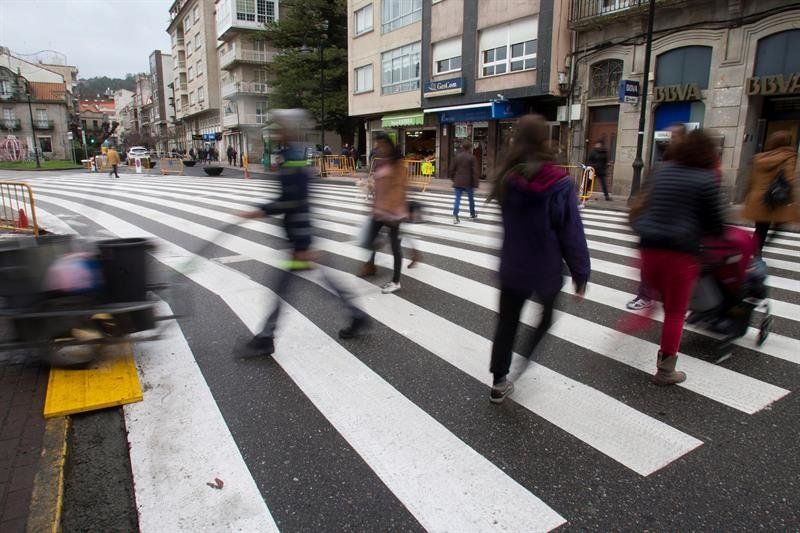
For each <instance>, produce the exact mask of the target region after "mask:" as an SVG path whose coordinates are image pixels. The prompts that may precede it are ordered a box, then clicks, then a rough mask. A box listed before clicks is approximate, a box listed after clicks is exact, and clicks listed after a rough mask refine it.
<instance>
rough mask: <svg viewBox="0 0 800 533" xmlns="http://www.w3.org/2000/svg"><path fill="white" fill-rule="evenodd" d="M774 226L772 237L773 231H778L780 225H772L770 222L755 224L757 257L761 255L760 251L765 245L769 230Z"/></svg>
mask: <svg viewBox="0 0 800 533" xmlns="http://www.w3.org/2000/svg"><path fill="white" fill-rule="evenodd" d="M773 226H774V228H775V229H774V231H773V233H772V235H773V236H774V235H775V231H778V230H779V229H780V228H781V225H780V224H773V223H772V222H756V231H755V233H756V238H757V239H758V255H761V249H762V248H764V245H765V244H767V240H768V239H767V237H768V234H769V228H770V227H773Z"/></svg>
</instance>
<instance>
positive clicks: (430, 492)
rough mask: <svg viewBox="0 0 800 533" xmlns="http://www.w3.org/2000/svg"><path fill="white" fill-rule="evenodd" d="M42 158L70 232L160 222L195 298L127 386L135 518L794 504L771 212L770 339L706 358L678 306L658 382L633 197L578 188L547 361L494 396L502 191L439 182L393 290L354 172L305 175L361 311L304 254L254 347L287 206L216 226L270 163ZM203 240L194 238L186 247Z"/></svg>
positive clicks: (556, 523) (760, 508) (55, 207)
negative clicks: (606, 201)
mask: <svg viewBox="0 0 800 533" xmlns="http://www.w3.org/2000/svg"><path fill="white" fill-rule="evenodd" d="M193 173H197V170H196V169H193ZM229 173H230V172H229ZM28 181H29V182H30V183H31V184H32V185H33V187H34V191H35V194H36V195H37V201H38V204H39V205H40V207H41V209H42V210H43V211H45V212H47V213H49V214H51V215H53V216H55V217H58V218H59V219H60V220H61V221H62V222H63V223H65V224H67V225H69V226H70V227H71V228H73V229H74V230H75V231H77V232H78V233H80V234H82V235H86V236H90V237H106V238H107V237H109V236H111V235H121V236H131V235H143V236H144V235H148V234H152V235H153V236H155V237H157V238H158V239H159V248H158V250H157V251H156V252H155V253H154V258H155V259H154V269H155V270H157V271H158V272H159V275H160V276H162V277H164V278H165V279H169V280H170V281H172V282H173V288H172V290H170V291H168V292H167V293H164V294H163V295H162V296H163V297H164V299H165V300H166V302H167V303H168V304H169V305H170V306H172V309H173V310H177V311H181V312H185V313H187V314H188V316H187V317H186V318H184V319H181V320H180V322H179V328H178V327H175V326H174V325H173V326H172V327H171V329H170V330H169V331H168V332H167V335H166V337H165V340H164V341H159V342H157V343H147V344H145V343H143V344H141V345H139V347H138V353H137V360H138V361H139V364H140V374H141V377H142V381H143V383H144V386H145V401H144V402H143V403H142V404H138V405H132V406H128V407H126V408H125V421H126V424H127V432H128V441H129V443H130V449H131V468H132V472H133V481H134V486H135V493H136V494H135V496H136V505H137V507H138V511H139V523H140V525H141V527H142V528H143V529H147V526H148V525H151V526H153V525H156V524H160V526H161V528H162V529H170V530H171V529H184V530H188V529H197V528H198V527H201V525H202V524H205V526H206V527H213V528H216V529H222V530H227V529H233V528H237V527H239V528H244V529H254V530H271V529H274V527H277V528H278V529H280V530H283V531H307V530H311V529H314V530H326V531H339V530H359V531H367V530H370V531H375V530H389V529H391V530H411V531H416V530H425V529H427V530H439V531H478V530H519V531H530V530H542V529H553V528H564V529H581V530H584V529H585V530H611V529H619V530H631V529H637V530H642V529H650V530H706V531H709V530H714V531H717V530H727V531H739V530H741V531H744V530H752V529H767V530H784V531H785V530H792V529H796V528H797V527H798V525H800V508H799V507H798V506H797V502H796V495H797V493H798V489H799V488H800V487H798V481H797V480H798V479H800V463H798V461H797V442H798V437H800V431H799V430H800V420H798V413H800V401H798V396H797V389H798V383H800V379H798V378H800V371H798V364H799V363H800V341H799V340H798V339H800V313H798V309H800V307H798V305H800V294H799V293H800V261H799V260H798V259H800V235H797V234H791V233H786V234H782V235H780V236H779V237H778V240H776V241H774V243H773V244H771V245H770V246H769V248H768V249H767V251H766V253H765V257H766V259H767V261H768V263H769V264H770V284H771V286H772V287H771V298H772V301H773V305H772V313H773V314H774V324H773V333H772V335H771V337H770V338H769V339H768V340H767V342H766V343H765V344H764V345H763V346H762V347H760V348H759V347H757V346H756V345H755V342H754V334H753V332H752V331H751V332H750V333H749V334H748V335H747V336H746V337H745V338H743V339H741V340H740V342H739V343H738V344H737V345H736V346H735V347H734V348H733V357H732V358H731V359H729V360H728V361H725V362H724V363H722V364H720V365H714V364H712V363H711V362H710V361H711V360H712V359H713V357H714V353H715V350H714V346H715V345H714V340H713V338H712V337H710V336H709V335H707V334H703V333H701V332H697V331H686V333H685V335H684V341H683V344H682V354H685V355H682V356H681V359H680V362H679V367H680V368H682V369H684V370H686V371H687V373H688V374H689V379H688V380H687V381H686V383H685V384H684V386H682V387H673V388H668V389H662V388H657V387H655V386H653V385H651V384H650V383H649V381H648V373H649V372H650V371H652V367H654V365H655V352H656V350H657V343H658V327H657V326H658V325H659V324H660V323H659V322H658V321H657V320H653V321H652V322H651V326H652V327H651V328H650V329H648V330H644V331H641V332H636V333H632V334H629V335H626V334H623V333H621V332H619V331H618V330H617V323H618V321H619V320H620V319H621V318H622V317H624V316H626V315H627V314H628V312H627V311H626V310H624V302H625V301H626V300H627V299H629V298H630V297H632V295H633V294H634V293H635V291H636V287H637V281H636V280H637V277H636V275H637V274H636V270H635V268H633V265H634V258H635V256H636V252H635V237H634V236H633V234H632V233H631V232H630V230H629V229H628V228H627V226H626V225H625V217H624V214H621V213H614V212H610V211H602V210H600V209H587V210H585V211H584V224H585V226H586V229H587V237H588V239H589V241H590V249H591V253H592V259H593V274H592V280H591V283H590V289H589V293H588V294H587V298H586V299H585V300H582V301H578V300H574V299H573V298H572V297H571V296H570V295H569V294H562V297H561V298H560V300H559V302H558V305H557V307H558V309H559V310H560V311H561V313H560V314H559V315H558V316H557V318H556V324H555V326H554V328H553V330H552V333H551V335H549V336H548V338H547V339H546V341H545V342H544V343H543V344H542V345H541V347H540V350H539V352H538V355H537V363H538V365H536V366H534V368H532V369H531V370H529V371H528V372H527V373H526V374H525V375H524V376H523V378H522V379H521V380H520V381H519V382H518V384H517V390H516V391H515V392H514V394H513V395H512V396H511V397H510V399H509V400H507V401H506V402H505V403H504V404H502V405H501V406H495V405H492V404H490V403H489V401H488V393H489V387H488V385H487V383H488V382H489V379H490V376H489V374H488V359H489V348H490V344H491V338H492V335H493V330H494V324H495V320H496V314H495V312H494V308H495V307H494V306H495V305H496V289H495V288H496V281H495V268H496V256H497V242H498V239H499V238H500V236H501V234H500V233H499V227H498V224H497V222H496V220H497V210H496V208H495V207H484V208H482V209H480V217H479V218H478V219H477V220H476V221H469V220H464V218H463V217H462V220H464V222H462V224H461V225H459V226H453V225H452V224H451V223H450V216H449V214H448V213H449V209H450V208H449V202H450V200H449V197H448V195H446V194H439V193H429V194H424V195H419V198H420V201H421V202H422V203H423V204H424V205H425V206H426V208H427V209H426V221H425V222H424V223H422V224H415V225H407V226H406V233H407V234H408V235H411V236H413V237H414V239H415V240H416V241H417V246H418V247H419V249H420V250H421V251H422V253H423V254H424V256H425V259H424V264H423V265H420V267H418V268H415V269H411V270H408V269H405V267H404V271H403V274H404V276H403V279H402V290H401V291H399V292H398V293H396V294H395V295H382V294H380V291H379V290H378V286H379V285H380V284H381V283H382V282H384V281H386V280H387V279H388V277H389V275H390V271H389V270H388V269H387V268H386V266H388V264H389V260H388V257H384V256H381V257H379V264H380V265H381V267H382V268H381V269H380V272H379V275H378V276H377V277H376V278H375V279H372V280H369V281H363V280H359V279H357V278H355V277H354V276H352V275H351V273H353V272H355V271H356V270H357V268H358V266H359V263H360V261H361V260H362V259H363V252H362V251H361V250H359V248H358V247H357V246H356V242H355V241H356V239H357V235H358V233H359V231H360V228H361V226H362V224H363V216H364V214H365V213H366V207H365V204H364V201H363V199H361V198H359V193H358V189H357V188H356V187H353V186H347V185H335V184H325V183H320V184H317V185H316V186H315V189H314V190H315V199H314V203H315V208H316V210H315V213H316V219H317V221H318V222H317V230H316V235H317V241H316V244H317V246H318V247H319V248H320V249H322V250H324V251H326V252H328V253H326V254H325V255H324V256H323V258H322V260H321V263H322V264H323V265H326V266H327V267H329V268H330V269H331V270H330V271H331V272H332V275H334V276H336V279H338V280H340V281H341V282H343V283H345V284H347V285H348V286H349V287H350V288H351V289H353V290H354V291H356V292H357V293H358V294H359V295H360V298H359V300H358V301H359V304H360V305H362V306H363V307H364V308H365V309H366V310H367V311H368V312H369V313H370V314H371V315H372V316H373V317H374V320H373V322H372V327H371V329H370V331H369V333H368V334H367V335H365V336H364V337H363V338H360V339H355V340H350V341H340V340H339V339H338V338H337V336H336V332H337V330H338V329H339V328H340V327H342V326H343V325H344V323H345V321H346V317H345V316H344V314H343V310H342V307H341V305H340V304H339V303H338V302H337V300H336V299H335V298H333V297H332V295H331V293H330V292H329V291H327V290H326V289H325V288H324V286H323V285H324V284H323V283H321V280H320V278H319V276H317V275H315V274H313V273H311V274H306V275H302V276H297V277H296V279H295V282H296V283H295V290H294V291H292V292H291V294H289V295H288V296H287V298H286V302H287V304H288V307H287V308H286V311H285V312H284V314H283V315H282V319H283V320H282V323H281V328H280V330H279V332H278V336H277V338H276V345H277V351H276V354H275V357H274V358H265V359H259V360H248V361H243V360H240V359H236V358H235V357H233V355H232V347H233V345H234V344H235V343H236V342H237V341H238V340H241V339H245V338H247V337H248V336H249V335H250V334H251V331H254V330H257V329H258V327H259V325H260V321H261V320H262V319H263V315H264V313H265V311H264V308H265V305H266V302H268V299H269V297H270V295H271V293H270V291H269V289H270V288H274V285H275V283H276V279H277V275H278V273H279V271H278V268H277V267H278V266H279V261H280V250H282V249H284V248H285V244H284V242H283V240H282V238H281V234H282V233H281V227H280V221H279V220H265V221H264V222H256V223H249V224H248V225H246V226H240V227H236V228H232V229H229V230H227V234H226V235H225V236H224V237H221V236H220V235H219V233H218V232H217V229H218V228H222V227H223V226H225V224H226V222H228V221H230V220H232V213H234V212H236V211H238V210H240V209H243V208H245V207H246V206H247V205H253V204H256V203H258V202H260V201H261V200H262V199H264V198H267V197H270V196H274V194H275V192H276V183H275V182H272V181H269V180H249V181H245V180H241V179H239V178H238V177H227V178H226V177H222V178H214V179H208V178H205V177H200V176H186V177H161V176H153V177H142V176H133V175H123V178H122V179H121V180H114V181H111V180H109V179H107V178H106V177H105V176H103V175H97V174H94V175H92V174H85V173H61V174H53V173H47V174H44V173H43V174H37V175H36V176H35V177H33V178H31V179H30V180H28ZM407 244H408V241H407V240H406V241H404V245H407ZM195 255H198V256H200V257H201V258H204V259H205V260H203V259H201V260H197V259H195V260H193V261H191V262H189V263H187V261H190V260H192V258H193V257H195ZM176 269H177V270H178V271H180V272H182V273H183V274H185V275H183V274H178V273H177V272H176ZM564 290H565V291H566V290H567V286H566V285H565V289H564ZM532 316H533V317H534V319H535V310H534V312H533V315H532ZM655 318H656V319H658V317H655ZM762 318H763V315H761V314H760V313H756V314H755V315H754V316H753V325H754V326H755V327H757V326H758V324H759V321H760V319H762ZM523 330H524V331H525V332H530V331H531V328H530V327H529V326H523ZM215 479H217V480H220V481H223V482H224V486H222V487H218V482H217V481H214V480H215ZM209 483H210V484H209ZM212 485H215V486H212Z"/></svg>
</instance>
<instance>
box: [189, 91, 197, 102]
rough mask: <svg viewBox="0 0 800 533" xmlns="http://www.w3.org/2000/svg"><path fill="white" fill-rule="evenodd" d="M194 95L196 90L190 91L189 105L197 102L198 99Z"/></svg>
mask: <svg viewBox="0 0 800 533" xmlns="http://www.w3.org/2000/svg"><path fill="white" fill-rule="evenodd" d="M194 96H195V95H194V91H192V92H190V93H189V105H194V104H195V102H196V100H195V97H194Z"/></svg>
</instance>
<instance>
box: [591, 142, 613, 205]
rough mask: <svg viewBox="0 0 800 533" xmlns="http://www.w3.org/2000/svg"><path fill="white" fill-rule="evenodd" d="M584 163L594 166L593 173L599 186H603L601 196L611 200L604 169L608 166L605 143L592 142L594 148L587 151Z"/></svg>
mask: <svg viewBox="0 0 800 533" xmlns="http://www.w3.org/2000/svg"><path fill="white" fill-rule="evenodd" d="M586 163H587V164H588V165H589V166H590V167H592V168H594V175H595V177H596V178H597V179H598V180H599V181H600V186H601V187H602V188H603V196H605V198H606V200H607V201H609V202H610V201H611V195H609V194H608V185H607V184H606V169H607V168H608V151H607V150H606V145H605V143H604V142H603V141H602V140H601V141H597V142H596V143H594V148H593V149H592V151H591V152H590V153H589V158H588V159H587V160H586Z"/></svg>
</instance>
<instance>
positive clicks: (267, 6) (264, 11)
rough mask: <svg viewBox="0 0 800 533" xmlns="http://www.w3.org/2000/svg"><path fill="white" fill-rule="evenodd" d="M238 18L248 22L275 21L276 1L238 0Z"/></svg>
mask: <svg viewBox="0 0 800 533" xmlns="http://www.w3.org/2000/svg"><path fill="white" fill-rule="evenodd" d="M236 19H237V20H244V21H248V22H275V1H274V0H236Z"/></svg>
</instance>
